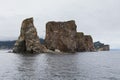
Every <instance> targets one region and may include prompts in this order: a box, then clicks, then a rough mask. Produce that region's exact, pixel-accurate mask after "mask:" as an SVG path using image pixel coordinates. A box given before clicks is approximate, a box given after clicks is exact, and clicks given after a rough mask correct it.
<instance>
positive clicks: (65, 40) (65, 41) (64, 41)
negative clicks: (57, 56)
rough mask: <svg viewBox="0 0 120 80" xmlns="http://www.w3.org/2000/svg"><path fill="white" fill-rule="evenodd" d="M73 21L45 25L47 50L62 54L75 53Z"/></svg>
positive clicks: (74, 26) (74, 27)
mask: <svg viewBox="0 0 120 80" xmlns="http://www.w3.org/2000/svg"><path fill="white" fill-rule="evenodd" d="M76 27H77V26H76V24H75V21H73V20H71V21H67V22H48V23H47V24H46V37H45V45H46V47H47V48H48V49H50V50H53V51H55V49H58V50H60V51H62V52H76V41H75V40H76V39H75V38H76Z"/></svg>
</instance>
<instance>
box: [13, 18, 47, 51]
mask: <svg viewBox="0 0 120 80" xmlns="http://www.w3.org/2000/svg"><path fill="white" fill-rule="evenodd" d="M13 52H15V53H21V52H22V53H23V52H29V53H40V52H47V48H46V47H45V46H44V45H41V43H40V41H39V37H38V35H37V31H36V28H35V26H34V24H33V18H28V19H25V20H24V21H23V22H22V26H21V31H20V36H19V38H18V40H17V41H16V43H15V45H14V48H13Z"/></svg>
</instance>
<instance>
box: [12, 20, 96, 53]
mask: <svg viewBox="0 0 120 80" xmlns="http://www.w3.org/2000/svg"><path fill="white" fill-rule="evenodd" d="M76 28H77V26H76V24H75V21H74V20H71V21H67V22H54V21H51V22H48V23H47V24H46V36H45V42H44V45H42V44H41V43H40V40H39V37H38V35H37V31H36V28H35V26H34V24H33V18H28V19H25V20H24V21H23V22H22V26H21V31H20V36H19V38H18V40H17V41H16V43H15V45H14V48H13V52H15V53H43V52H49V53H51V52H52V53H61V52H85V51H94V45H93V40H92V37H91V36H88V35H84V33H82V32H77V31H76Z"/></svg>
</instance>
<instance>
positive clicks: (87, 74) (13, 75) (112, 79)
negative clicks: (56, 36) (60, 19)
mask: <svg viewBox="0 0 120 80" xmlns="http://www.w3.org/2000/svg"><path fill="white" fill-rule="evenodd" d="M7 52H8V51H7V50H0V80H120V51H106V52H85V53H76V54H59V55H57V54H35V55H28V54H27V55H22V54H14V53H7Z"/></svg>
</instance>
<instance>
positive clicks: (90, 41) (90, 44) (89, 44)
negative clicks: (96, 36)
mask: <svg viewBox="0 0 120 80" xmlns="http://www.w3.org/2000/svg"><path fill="white" fill-rule="evenodd" d="M84 37H85V45H86V48H87V50H86V51H95V48H94V44H93V39H92V37H91V36H90V35H85V36H84Z"/></svg>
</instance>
